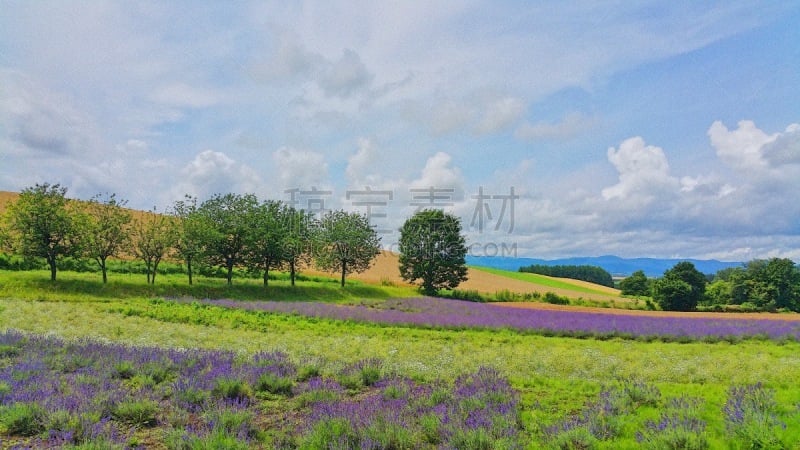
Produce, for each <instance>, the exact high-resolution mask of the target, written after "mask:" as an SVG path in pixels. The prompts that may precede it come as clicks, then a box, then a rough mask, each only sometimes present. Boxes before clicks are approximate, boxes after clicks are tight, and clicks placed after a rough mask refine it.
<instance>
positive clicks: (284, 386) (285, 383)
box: [256, 372, 294, 396]
mask: <svg viewBox="0 0 800 450" xmlns="http://www.w3.org/2000/svg"><path fill="white" fill-rule="evenodd" d="M292 387H294V383H293V382H292V380H291V379H289V378H285V377H280V376H278V375H275V374H273V373H269V372H267V373H263V374H261V376H260V377H258V381H257V382H256V391H258V392H269V393H270V394H277V395H285V396H290V395H292Z"/></svg>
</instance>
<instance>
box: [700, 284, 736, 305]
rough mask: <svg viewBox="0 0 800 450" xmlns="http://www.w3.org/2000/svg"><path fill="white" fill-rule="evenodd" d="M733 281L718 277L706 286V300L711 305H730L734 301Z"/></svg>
mask: <svg viewBox="0 0 800 450" xmlns="http://www.w3.org/2000/svg"><path fill="white" fill-rule="evenodd" d="M731 287H732V283H731V282H730V281H725V280H723V279H721V278H720V279H716V280H714V281H712V282H711V283H710V284H709V285H708V286H706V300H707V301H708V303H709V304H711V305H728V304H731V303H733V297H732V294H731Z"/></svg>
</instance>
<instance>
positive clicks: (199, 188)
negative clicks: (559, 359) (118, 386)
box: [0, 0, 800, 261]
mask: <svg viewBox="0 0 800 450" xmlns="http://www.w3.org/2000/svg"><path fill="white" fill-rule="evenodd" d="M798 23H800V3H797V2H788V1H737V0H728V1H708V2H692V1H674V2H665V1H638V2H620V1H594V0H592V1H570V2H545V1H482V2H481V1H468V0H467V1H458V0H440V1H435V2H430V1H411V0H408V1H405V0H404V1H357V0H356V1H344V2H339V1H307V2H306V1H297V2H284V1H276V2H270V1H253V2H250V1H226V2H211V1H170V2H163V1H146V0H145V1H137V2H128V1H124V2H123V1H103V0H92V1H85V2H73V1H61V0H57V1H56V0H54V1H47V0H41V1H28V0H23V1H14V0H0V190H7V191H20V190H22V189H24V188H26V187H30V186H33V185H35V184H36V183H44V182H47V183H51V184H55V183H59V184H61V185H63V186H66V187H67V188H68V196H70V197H74V198H81V199H88V198H91V197H92V196H94V195H97V194H103V193H115V194H116V195H117V197H118V198H122V199H126V200H127V201H128V206H130V207H133V208H136V209H152V208H156V209H157V210H159V211H166V210H168V208H169V206H170V205H171V204H173V202H175V201H176V200H181V199H183V198H184V196H185V195H191V196H195V197H197V198H198V199H199V200H200V201H202V200H204V199H207V198H209V197H210V196H211V195H214V194H224V193H228V192H234V193H240V194H244V193H252V194H256V195H257V196H258V197H259V198H260V199H263V200H266V199H272V200H282V201H285V202H288V203H290V204H293V205H295V206H297V207H299V208H304V209H308V210H310V211H312V212H315V213H318V212H319V211H320V210H326V209H345V210H348V211H357V212H360V213H363V214H367V215H368V216H369V218H370V221H371V223H372V224H373V225H374V226H375V227H376V229H377V230H379V233H380V235H381V237H382V242H383V245H384V246H385V247H386V248H393V247H394V246H395V245H396V244H394V243H395V242H396V241H397V238H398V232H397V229H398V228H399V227H400V225H402V223H403V221H404V220H406V219H407V218H408V217H410V216H411V215H412V214H413V213H414V212H415V211H416V210H418V209H423V208H426V207H434V208H439V209H444V210H445V211H447V212H450V213H452V214H454V215H456V216H457V217H459V218H460V219H461V223H462V226H463V229H464V233H465V235H466V236H467V243H468V246H469V249H470V254H472V255H475V256H485V255H488V256H494V255H498V256H502V255H504V256H528V257H537V258H548V259H550V258H561V257H569V256H599V255H607V254H613V255H618V256H622V257H658V258H700V259H710V258H715V259H721V260H727V261H748V260H751V259H754V258H769V257H786V258H792V259H794V260H795V261H800V201H798V198H799V197H800V194H798V193H800V27H797V24H798Z"/></svg>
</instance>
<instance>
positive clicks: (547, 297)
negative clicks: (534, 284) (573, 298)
mask: <svg viewBox="0 0 800 450" xmlns="http://www.w3.org/2000/svg"><path fill="white" fill-rule="evenodd" d="M544 301H545V303H552V304H554V305H569V299H568V298H567V297H562V296H560V295H557V294H554V293H552V292H545V294H544Z"/></svg>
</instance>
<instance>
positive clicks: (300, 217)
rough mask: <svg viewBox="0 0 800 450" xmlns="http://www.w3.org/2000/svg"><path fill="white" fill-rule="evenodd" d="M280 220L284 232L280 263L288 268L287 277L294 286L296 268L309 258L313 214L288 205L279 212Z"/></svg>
mask: <svg viewBox="0 0 800 450" xmlns="http://www.w3.org/2000/svg"><path fill="white" fill-rule="evenodd" d="M281 222H282V226H283V227H284V228H283V231H284V233H285V235H284V237H283V243H282V246H281V247H282V248H281V263H282V266H283V267H284V268H286V269H288V270H289V279H290V280H291V284H292V286H294V285H295V279H296V278H297V271H298V269H299V268H300V267H301V266H302V265H304V264H306V263H308V261H309V259H310V254H311V252H310V250H311V249H310V245H311V235H312V232H313V228H314V225H315V224H314V216H313V215H312V214H311V213H309V212H306V211H303V210H302V209H295V208H292V207H288V208H285V209H284V210H283V213H282V214H281Z"/></svg>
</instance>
